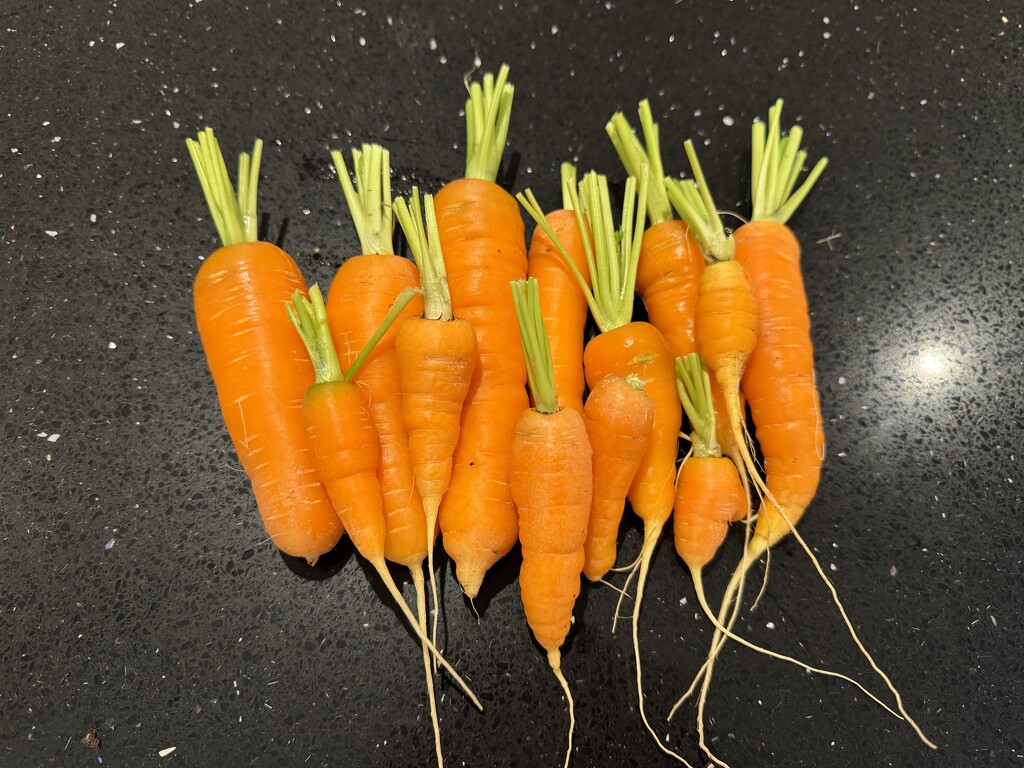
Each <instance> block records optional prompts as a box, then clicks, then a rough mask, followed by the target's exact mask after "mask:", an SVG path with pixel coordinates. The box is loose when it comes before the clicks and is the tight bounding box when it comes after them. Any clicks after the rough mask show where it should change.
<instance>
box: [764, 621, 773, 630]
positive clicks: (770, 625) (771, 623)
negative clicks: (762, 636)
mask: <svg viewBox="0 0 1024 768" xmlns="http://www.w3.org/2000/svg"><path fill="white" fill-rule="evenodd" d="M765 627H766V628H768V629H775V622H774V621H769V622H768V623H767V624H765Z"/></svg>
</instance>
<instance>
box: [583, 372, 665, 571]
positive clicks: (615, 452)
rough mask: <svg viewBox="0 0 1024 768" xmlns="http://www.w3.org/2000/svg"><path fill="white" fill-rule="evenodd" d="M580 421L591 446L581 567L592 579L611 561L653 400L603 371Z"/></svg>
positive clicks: (647, 432)
mask: <svg viewBox="0 0 1024 768" xmlns="http://www.w3.org/2000/svg"><path fill="white" fill-rule="evenodd" d="M583 423H584V425H585V426H586V428H587V435H588V437H589V438H590V446H591V448H592V450H593V466H594V498H593V503H592V505H591V509H590V521H589V524H588V526H587V540H586V545H585V554H586V559H585V562H584V566H583V573H584V575H586V577H587V578H588V579H590V580H591V581H597V580H599V579H601V578H603V577H604V575H605V574H606V573H608V571H609V569H611V567H612V566H614V565H615V554H616V548H617V540H618V534H619V524H620V523H621V521H622V513H623V512H624V511H625V503H626V494H627V493H628V492H629V487H630V485H631V484H632V482H633V478H634V477H635V476H636V472H637V469H638V468H639V467H640V462H641V460H642V459H643V457H644V454H645V453H646V452H647V446H648V443H649V441H650V437H651V427H652V426H653V424H654V406H653V405H652V403H651V398H650V397H648V396H647V394H646V393H645V392H644V391H643V390H639V389H636V388H635V387H633V386H631V385H630V384H628V383H627V382H626V380H625V379H623V378H622V377H621V376H605V377H604V378H602V379H601V380H600V381H598V382H597V384H595V385H594V388H593V389H592V390H591V392H590V394H589V395H588V397H587V402H586V405H585V406H584V408H583Z"/></svg>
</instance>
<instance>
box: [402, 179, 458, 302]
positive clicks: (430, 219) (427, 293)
mask: <svg viewBox="0 0 1024 768" xmlns="http://www.w3.org/2000/svg"><path fill="white" fill-rule="evenodd" d="M394 207H395V216H397V217H398V223H399V224H400V225H401V226H402V231H403V232H405V239H406V240H408V241H409V250H411V251H412V256H413V259H414V260H415V262H416V267H417V268H418V269H419V271H420V285H422V286H423V316H424V317H426V318H429V319H430V320H451V319H452V297H451V294H450V293H449V291H448V273H447V271H446V270H445V265H444V258H443V256H442V254H441V238H440V235H439V234H438V230H437V218H436V216H435V214H434V198H433V196H432V195H424V196H423V205H422V206H421V205H420V190H419V187H413V188H412V196H411V197H410V202H409V203H408V204H407V203H406V202H405V200H404V199H403V198H401V197H399V198H395V202H394ZM410 207H411V210H410ZM424 213H426V227H424V225H423V221H424Z"/></svg>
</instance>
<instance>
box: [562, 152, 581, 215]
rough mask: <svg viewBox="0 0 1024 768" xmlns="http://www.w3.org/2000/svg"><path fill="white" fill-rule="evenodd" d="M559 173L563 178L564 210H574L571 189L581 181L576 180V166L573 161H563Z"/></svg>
mask: <svg viewBox="0 0 1024 768" xmlns="http://www.w3.org/2000/svg"><path fill="white" fill-rule="evenodd" d="M559 175H560V176H561V180H562V210H563V211H571V210H572V193H571V191H570V190H573V189H576V186H577V184H578V183H579V182H578V181H577V180H576V166H575V165H573V164H572V163H562V166H561V168H560V169H559Z"/></svg>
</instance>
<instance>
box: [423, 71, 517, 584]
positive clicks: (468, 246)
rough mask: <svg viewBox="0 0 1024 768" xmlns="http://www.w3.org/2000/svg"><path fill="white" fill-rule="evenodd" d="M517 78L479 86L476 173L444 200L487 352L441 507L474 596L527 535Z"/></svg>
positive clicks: (451, 281)
mask: <svg viewBox="0 0 1024 768" xmlns="http://www.w3.org/2000/svg"><path fill="white" fill-rule="evenodd" d="M507 78H508V67H506V66H503V67H502V68H501V69H500V71H499V72H498V76H497V78H495V77H494V76H492V75H490V74H488V75H485V76H484V78H483V84H482V85H481V84H480V83H477V82H475V83H473V84H472V85H471V86H470V95H469V99H468V101H467V102H466V124H467V136H468V141H467V155H466V176H465V178H463V179H459V180H457V181H453V182H451V183H449V184H447V185H445V187H444V188H443V189H441V191H440V192H438V194H437V197H436V199H435V204H436V208H437V224H438V230H439V234H440V241H441V249H442V251H443V252H444V259H445V264H446V269H447V273H448V285H449V288H450V290H451V303H452V309H453V311H454V313H455V315H456V316H457V317H460V318H464V319H466V320H468V321H469V322H470V324H471V325H472V326H473V330H474V331H475V333H476V341H477V351H478V358H477V363H476V370H475V371H474V373H473V382H472V385H471V387H470V391H469V396H468V397H467V398H466V404H465V406H464V408H463V412H462V418H461V432H460V436H459V444H458V446H457V448H456V451H455V456H454V461H453V466H452V477H451V484H450V485H449V487H448V490H447V493H445V495H444V498H443V499H442V501H441V509H440V516H441V532H442V534H443V537H444V548H445V550H446V551H447V552H448V555H449V556H450V557H451V558H452V560H453V561H454V563H455V569H456V576H457V577H458V579H459V583H460V584H461V585H462V589H463V591H464V592H465V593H466V595H467V596H468V597H469V598H470V599H473V598H474V597H476V595H477V592H478V591H479V589H480V585H481V584H482V583H483V578H484V574H485V573H486V572H487V570H488V569H490V567H491V566H492V565H494V564H495V563H496V562H498V560H500V559H501V558H502V557H504V556H505V555H506V554H507V553H508V552H509V551H510V550H511V549H512V547H513V546H515V544H516V541H517V540H518V535H519V524H518V518H517V515H516V509H515V505H514V504H513V502H512V494H511V491H510V490H509V485H508V462H509V452H508V449H509V441H510V439H511V436H512V426H513V424H514V423H515V420H516V417H517V416H518V415H519V414H520V413H521V412H522V411H523V409H525V408H526V407H527V406H528V405H529V399H528V397H527V394H526V365H525V363H524V362H523V354H522V351H521V350H520V348H519V344H518V343H517V337H516V330H515V329H516V320H515V309H514V308H513V306H512V296H511V294H510V293H509V290H508V285H509V283H510V282H511V281H512V280H516V279H521V278H524V277H526V243H525V239H524V234H523V220H522V217H521V216H520V214H519V207H518V206H517V205H516V202H515V200H514V199H513V198H512V197H511V195H509V194H508V193H507V192H505V191H504V190H503V189H502V188H501V187H499V186H498V185H497V184H495V183H494V179H495V177H496V175H497V172H498V166H499V164H500V162H501V154H502V150H503V149H504V146H505V138H506V136H507V134H508V123H509V115H510V111H511V107H512V95H513V89H512V86H511V85H509V84H508V83H507Z"/></svg>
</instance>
